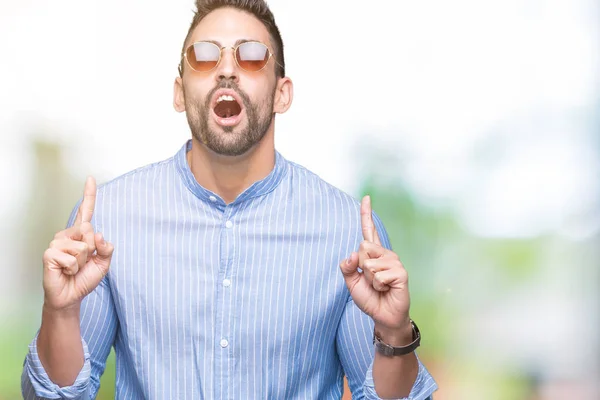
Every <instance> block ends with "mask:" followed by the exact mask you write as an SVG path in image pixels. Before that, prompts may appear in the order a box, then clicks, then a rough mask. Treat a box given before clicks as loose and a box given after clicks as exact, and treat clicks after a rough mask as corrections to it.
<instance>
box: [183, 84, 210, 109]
mask: <svg viewBox="0 0 600 400" xmlns="http://www.w3.org/2000/svg"><path fill="white" fill-rule="evenodd" d="M210 89H211V88H207V87H205V85H199V84H195V85H194V84H189V83H188V84H186V85H185V86H184V94H185V102H186V104H198V105H201V106H204V105H205V103H206V98H207V96H208V92H209V91H210Z"/></svg>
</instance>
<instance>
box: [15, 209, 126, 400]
mask: <svg viewBox="0 0 600 400" xmlns="http://www.w3.org/2000/svg"><path fill="white" fill-rule="evenodd" d="M77 208H78V206H77V207H75V211H76V210H77ZM75 211H74V212H73V213H72V214H71V218H70V219H69V223H68V225H67V226H72V224H73V221H74V219H75ZM109 275H110V273H109ZM80 320H81V322H80V324H81V325H80V326H81V335H82V338H81V342H82V344H83V353H84V364H83V367H82V369H81V371H80V372H79V374H78V375H77V378H76V380H75V382H74V384H73V385H71V386H66V387H59V386H58V385H56V384H55V383H54V382H52V381H51V380H50V378H49V377H48V374H47V372H46V370H45V369H44V366H43V365H42V363H41V361H40V359H39V356H38V353H37V335H36V336H35V338H34V339H33V341H32V342H31V344H30V345H29V352H28V354H27V356H26V358H25V362H24V363H23V373H22V375H21V393H22V395H23V398H24V399H25V400H34V399H35V400H38V399H69V400H75V399H76V400H87V399H93V398H95V397H96V394H97V393H98V390H99V389H100V377H101V376H102V373H103V372H104V369H105V366H106V359H107V358H108V354H109V353H110V349H111V347H112V346H113V343H114V340H115V336H116V332H117V325H118V318H117V314H116V311H115V307H114V303H113V298H112V295H111V292H110V285H109V280H108V275H107V276H105V277H104V279H102V281H100V284H99V285H98V286H97V287H96V289H94V290H93V291H92V292H91V293H90V294H88V295H87V296H86V297H85V298H84V299H83V301H82V302H81V311H80Z"/></svg>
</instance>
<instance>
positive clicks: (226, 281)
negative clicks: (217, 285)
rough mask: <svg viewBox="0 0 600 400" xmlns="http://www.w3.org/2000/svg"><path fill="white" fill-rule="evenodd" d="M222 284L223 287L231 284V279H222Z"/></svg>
mask: <svg viewBox="0 0 600 400" xmlns="http://www.w3.org/2000/svg"><path fill="white" fill-rule="evenodd" d="M223 286H225V287H229V286H231V281H230V280H229V279H224V280H223Z"/></svg>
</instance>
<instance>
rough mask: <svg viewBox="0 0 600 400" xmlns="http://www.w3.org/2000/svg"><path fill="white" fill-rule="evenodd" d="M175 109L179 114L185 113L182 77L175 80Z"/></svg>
mask: <svg viewBox="0 0 600 400" xmlns="http://www.w3.org/2000/svg"><path fill="white" fill-rule="evenodd" d="M173 108H175V111H177V112H184V111H185V93H184V92H183V80H182V79H181V78H180V77H177V78H175V83H174V85H173Z"/></svg>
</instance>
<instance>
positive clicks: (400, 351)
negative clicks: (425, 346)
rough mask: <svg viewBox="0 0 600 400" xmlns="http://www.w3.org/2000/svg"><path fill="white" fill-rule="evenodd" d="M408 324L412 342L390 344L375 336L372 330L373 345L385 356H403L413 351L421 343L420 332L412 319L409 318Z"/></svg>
mask: <svg viewBox="0 0 600 400" xmlns="http://www.w3.org/2000/svg"><path fill="white" fill-rule="evenodd" d="M410 324H411V326H412V331H413V337H412V343H410V344H407V345H406V346H401V347H394V346H390V345H389V344H387V343H384V342H382V341H381V338H380V337H379V336H377V334H376V333H375V332H373V344H374V345H375V348H376V349H377V351H378V352H379V353H381V354H383V355H384V356H386V357H394V356H403V355H405V354H408V353H412V352H413V351H415V349H416V348H417V347H419V345H420V344H421V332H419V328H418V327H417V324H415V322H414V321H413V320H412V319H411V320H410Z"/></svg>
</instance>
